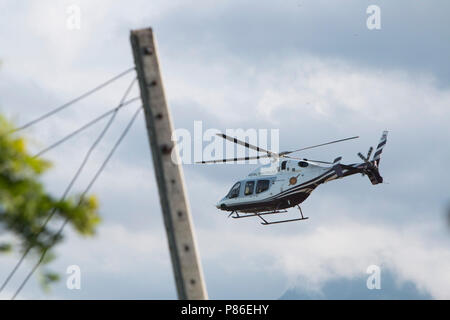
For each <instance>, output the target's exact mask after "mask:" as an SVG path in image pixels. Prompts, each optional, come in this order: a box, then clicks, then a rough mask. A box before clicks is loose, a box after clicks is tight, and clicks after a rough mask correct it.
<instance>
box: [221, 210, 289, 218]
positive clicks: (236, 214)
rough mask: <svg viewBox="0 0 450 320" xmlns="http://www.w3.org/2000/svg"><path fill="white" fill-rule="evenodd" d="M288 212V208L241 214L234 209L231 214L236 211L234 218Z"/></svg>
mask: <svg viewBox="0 0 450 320" xmlns="http://www.w3.org/2000/svg"><path fill="white" fill-rule="evenodd" d="M285 212H288V211H287V210H273V211H267V212H258V213H252V214H241V215H239V214H238V213H237V212H236V211H233V212H232V213H231V214H230V216H231V215H232V214H233V213H234V214H235V215H234V216H232V218H233V219H240V218H251V217H258V216H264V215H267V214H276V213H285Z"/></svg>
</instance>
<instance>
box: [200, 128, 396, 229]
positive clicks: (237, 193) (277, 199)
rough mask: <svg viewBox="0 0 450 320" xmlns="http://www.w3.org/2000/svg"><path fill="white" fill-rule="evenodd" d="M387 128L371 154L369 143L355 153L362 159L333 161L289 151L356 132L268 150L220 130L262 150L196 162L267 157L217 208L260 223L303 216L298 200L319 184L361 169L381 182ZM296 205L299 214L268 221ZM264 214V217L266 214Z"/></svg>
mask: <svg viewBox="0 0 450 320" xmlns="http://www.w3.org/2000/svg"><path fill="white" fill-rule="evenodd" d="M387 134H388V131H383V133H382V135H381V139H380V142H379V143H378V146H377V148H376V150H375V153H374V154H373V158H372V160H370V157H371V155H372V152H373V147H370V148H369V151H368V152H367V155H366V156H364V155H363V154H361V153H360V152H359V153H358V154H357V155H358V156H359V157H360V158H361V159H362V160H363V162H361V163H352V164H342V163H341V160H342V157H341V156H339V157H337V158H335V159H334V161H333V162H327V161H319V160H311V159H305V158H297V157H292V156H290V154H292V153H295V152H299V151H304V150H307V149H312V148H317V147H321V146H325V145H329V144H333V143H338V142H343V141H347V140H352V139H357V138H359V136H354V137H350V138H345V139H340V140H335V141H331V142H326V143H322V144H318V145H314V146H310V147H306V148H301V149H297V150H291V151H283V152H279V153H276V152H272V151H269V150H265V149H263V148H260V147H258V146H254V145H252V144H249V143H247V142H244V141H241V140H238V139H237V138H234V137H230V136H228V135H225V134H223V133H217V135H218V136H219V137H221V138H223V139H225V140H228V141H231V142H233V143H235V144H238V145H241V146H244V147H246V148H248V149H252V150H255V151H257V152H261V153H263V154H261V155H257V156H251V157H241V158H232V159H220V160H207V161H199V162H197V163H199V164H211V163H225V162H237V161H243V160H253V159H261V158H271V161H270V163H268V164H266V165H262V166H259V167H258V168H256V169H255V170H253V171H252V172H250V173H249V174H248V176H247V177H246V178H244V179H241V180H239V181H238V182H236V183H235V184H234V185H233V186H232V187H231V189H230V191H229V192H228V194H227V195H226V196H225V197H223V198H222V199H221V200H220V201H219V202H218V203H217V204H216V207H217V209H220V210H223V211H227V212H230V213H229V215H228V217H230V216H231V217H233V218H235V219H241V218H249V217H259V218H260V219H261V220H262V222H261V224H263V225H270V224H277V223H285V222H293V221H301V220H306V219H308V217H305V216H304V215H303V212H302V209H301V207H300V204H301V203H302V202H303V201H305V200H306V199H307V198H308V197H309V195H310V194H311V192H312V191H314V190H315V189H316V188H317V187H318V186H319V185H320V184H323V183H327V182H329V181H332V180H337V179H341V178H344V177H347V176H350V175H353V174H357V173H361V174H362V175H363V176H367V177H368V178H369V180H370V182H371V183H372V184H373V185H376V184H379V183H383V178H382V177H381V175H380V172H379V169H378V168H379V164H380V159H381V153H382V151H383V148H384V146H385V145H386V141H387ZM292 207H297V208H298V209H299V211H300V216H301V217H300V218H295V219H284V220H277V221H268V220H267V219H265V216H266V215H273V214H281V213H285V212H287V209H288V208H292ZM266 218H267V217H266Z"/></svg>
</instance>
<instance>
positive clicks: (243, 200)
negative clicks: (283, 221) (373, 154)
mask: <svg viewBox="0 0 450 320" xmlns="http://www.w3.org/2000/svg"><path fill="white" fill-rule="evenodd" d="M364 166H365V164H364V163H357V164H351V165H346V169H343V170H342V175H341V176H338V175H337V174H336V172H335V170H334V169H333V166H322V165H318V164H316V163H313V162H310V161H304V160H301V161H298V160H284V161H275V162H273V163H271V164H269V165H266V166H261V167H259V168H257V169H256V170H255V171H253V172H251V173H250V174H249V175H248V176H247V177H246V178H245V179H243V180H240V181H238V182H236V183H235V184H234V185H233V187H232V188H231V190H230V191H229V193H228V194H227V195H226V196H225V197H224V198H222V199H221V200H220V201H219V202H218V203H217V205H216V206H217V208H218V209H221V210H225V211H235V212H245V213H250V212H263V211H271V210H281V209H286V208H290V207H293V206H296V205H298V204H300V203H302V202H303V201H304V200H305V199H306V198H308V197H309V195H310V194H311V192H312V191H313V190H314V189H315V188H317V186H319V185H320V184H322V183H326V182H328V181H331V180H335V179H339V178H342V177H345V176H348V175H352V174H356V173H361V172H362V171H363V168H364Z"/></svg>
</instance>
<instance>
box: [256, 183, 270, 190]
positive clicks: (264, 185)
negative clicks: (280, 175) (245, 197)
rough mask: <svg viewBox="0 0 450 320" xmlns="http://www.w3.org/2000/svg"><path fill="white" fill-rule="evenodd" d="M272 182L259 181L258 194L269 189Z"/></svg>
mask: <svg viewBox="0 0 450 320" xmlns="http://www.w3.org/2000/svg"><path fill="white" fill-rule="evenodd" d="M269 186H270V180H258V183H257V184H256V193H261V192H264V191H266V190H267V189H269Z"/></svg>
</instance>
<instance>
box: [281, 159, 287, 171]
mask: <svg viewBox="0 0 450 320" xmlns="http://www.w3.org/2000/svg"><path fill="white" fill-rule="evenodd" d="M286 163H287V161H283V162H281V170H286Z"/></svg>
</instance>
